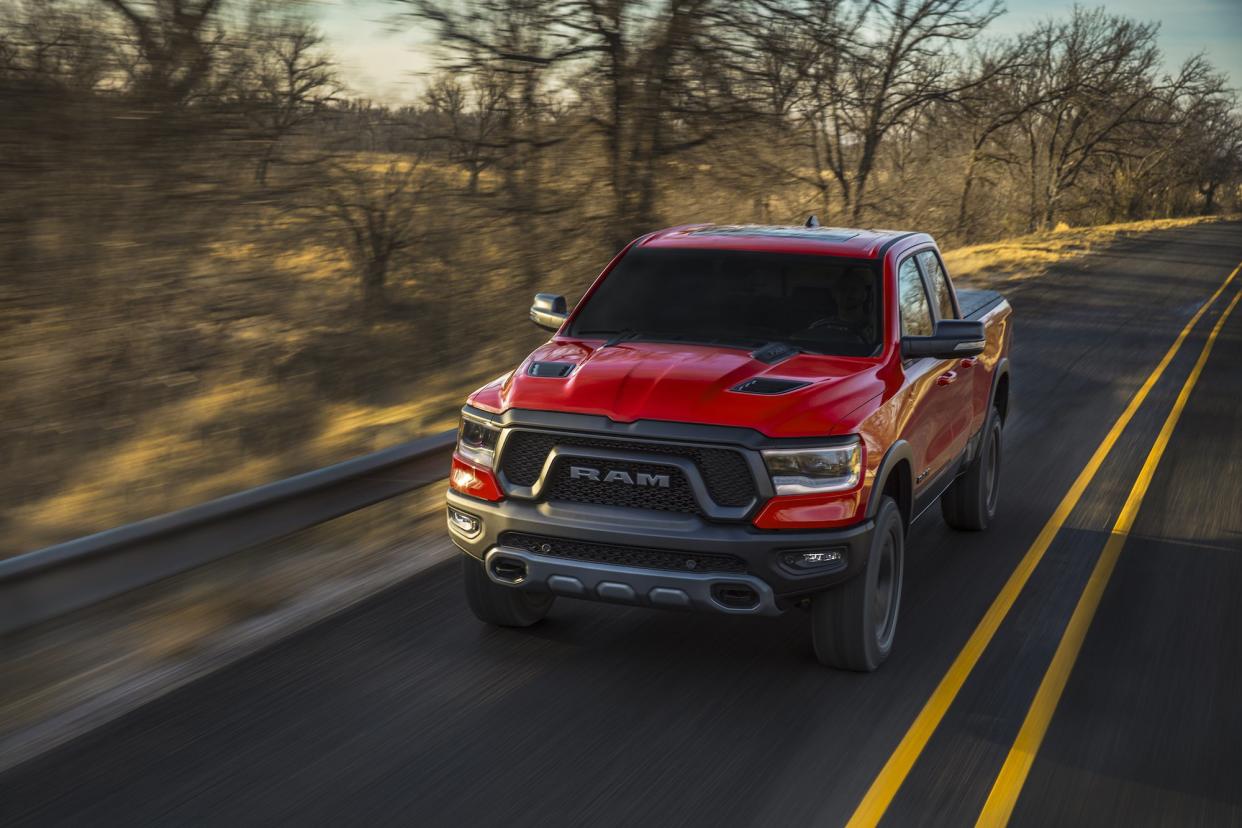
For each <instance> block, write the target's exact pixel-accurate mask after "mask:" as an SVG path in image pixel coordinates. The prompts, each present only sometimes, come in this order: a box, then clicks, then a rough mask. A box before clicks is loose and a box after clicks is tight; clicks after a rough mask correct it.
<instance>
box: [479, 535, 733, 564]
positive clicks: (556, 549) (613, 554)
mask: <svg viewBox="0 0 1242 828" xmlns="http://www.w3.org/2000/svg"><path fill="white" fill-rule="evenodd" d="M500 544H501V546H509V547H513V548H515V549H524V550H526V551H527V552H534V553H536V554H539V555H550V556H552V557H556V558H573V559H574V560H579V561H592V562H594V563H605V564H614V565H617V566H634V567H639V568H642V569H676V570H681V571H683V572H745V571H746V562H745V561H743V560H742V559H741V558H739V557H736V556H735V555H724V554H710V553H705V552H673V551H670V550H667V549H644V548H642V547H637V546H613V545H612V544H606V543H585V542H583V541H573V540H565V539H563V538H549V537H544V536H542V535H528V534H525V533H522V532H502V533H501V535H500Z"/></svg>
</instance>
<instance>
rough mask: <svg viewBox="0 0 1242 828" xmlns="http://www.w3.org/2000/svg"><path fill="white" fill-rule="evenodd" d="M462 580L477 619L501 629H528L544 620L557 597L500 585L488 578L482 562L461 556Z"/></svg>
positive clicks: (467, 598) (468, 556)
mask: <svg viewBox="0 0 1242 828" xmlns="http://www.w3.org/2000/svg"><path fill="white" fill-rule="evenodd" d="M461 575H462V581H463V583H464V584H465V587H466V603H467V604H469V605H470V611H471V612H473V613H474V617H475V618H477V619H479V620H480V621H483V622H484V623H487V624H494V625H496V626H498V627H529V626H531V625H532V624H537V623H538V622H540V621H542V620H543V617H544V616H545V615H547V614H548V610H550V609H551V608H552V602H553V601H555V600H556V596H555V595H552V594H551V593H543V592H527V591H525V590H521V589H516V588H514V587H507V586H501V585H500V584H498V583H496V582H495V581H493V580H492V579H491V578H489V577H487V572H486V571H485V570H484V569H483V564H482V562H480V561H478V560H476V559H475V558H473V557H471V556H470V555H462V560H461Z"/></svg>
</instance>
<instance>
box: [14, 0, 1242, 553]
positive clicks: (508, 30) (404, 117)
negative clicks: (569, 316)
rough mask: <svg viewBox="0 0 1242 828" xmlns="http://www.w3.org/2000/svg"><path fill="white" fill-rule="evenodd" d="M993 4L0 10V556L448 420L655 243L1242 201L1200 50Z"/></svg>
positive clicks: (895, 0)
mask: <svg viewBox="0 0 1242 828" xmlns="http://www.w3.org/2000/svg"><path fill="white" fill-rule="evenodd" d="M1018 5H1019V6H1020V7H1021V8H1020V12H1021V13H1020V14H1018V15H1017V16H1016V17H1014V16H1012V15H1010V16H1006V14H1005V12H1004V9H1003V7H1002V6H1001V5H999V4H989V3H988V2H986V0H912V1H911V2H907V0H890V2H867V0H792V1H791V2H778V1H777V0H728V1H727V2H725V1H722V0H666V1H662V2H636V1H632V0H570V1H569V2H549V1H548V0H462V2H452V3H450V2H435V1H433V0H428V2H422V1H421V0H411V2H397V1H396V0H393V2H384V1H383V0H370V1H369V2H366V3H355V4H350V3H339V4H320V5H311V4H305V3H291V2H284V3H282V2H276V1H275V0H267V1H266V2H265V1H264V0H148V1H147V2H143V0H7V2H4V3H3V4H0V389H3V394H2V395H0V468H3V469H4V474H3V475H2V476H0V539H2V540H0V554H2V555H12V554H17V553H19V552H23V551H27V550H30V549H34V548H37V547H40V546H43V545H46V544H50V543H53V542H57V541H61V540H65V539H67V538H72V537H75V536H78V535H82V534H85V533H87V532H91V531H96V530H100V529H105V528H108V527H110V526H114V525H117V524H120V523H124V522H127V521H131V520H135V519H138V518H142V517H146V516H149V515H153V514H158V513H162V512H166V511H169V510H172V509H175V508H179V507H183V506H188V505H191V504H194V503H198V502H200V501H203V500H205V499H207V498H209V497H213V496H217V495H220V494H225V493H228V492H232V491H237V490H240V489H243V488H246V487H248V486H252V485H256V484H259V483H263V482H267V481H269V480H275V479H278V478H281V477H285V476H288V475H290V474H293V473H296V472H299V471H304V470H307V469H312V468H317V467H319V466H323V465H325V464H327V463H330V462H333V461H336V460H340V459H343V458H346V457H349V456H352V455H355V454H359V453H361V452H364V451H368V450H371V449H376V448H381V447H384V446H387V445H390V444H393V443H396V442H399V441H401V440H404V439H409V438H411V437H415V436H418V435H421V434H425V433H428V432H431V431H434V430H438V429H443V428H446V427H448V426H449V425H451V423H452V419H453V417H454V414H455V411H456V410H457V408H458V406H459V405H460V403H461V399H462V397H463V395H464V393H465V392H467V391H468V390H469V389H471V388H472V387H474V386H476V385H478V384H480V382H481V381H484V380H486V379H489V378H491V377H492V376H494V375H495V374H496V373H497V372H499V371H500V370H502V369H503V368H505V367H506V366H507V365H509V364H511V363H512V362H513V360H514V359H515V358H516V357H517V356H518V355H519V354H520V353H521V352H523V351H525V350H526V349H528V348H529V347H530V346H531V345H532V344H533V343H534V342H535V341H537V340H538V339H539V338H540V334H538V332H536V331H535V330H533V329H531V328H529V326H527V325H526V324H525V323H524V321H523V316H524V308H525V307H526V305H527V303H528V301H529V297H530V294H531V293H533V292H534V291H535V290H536V289H548V290H552V291H556V292H563V293H565V294H567V295H569V296H570V298H571V300H572V299H574V298H576V297H577V296H578V295H579V294H580V292H581V291H582V289H583V288H584V287H585V286H586V285H587V284H588V283H589V281H590V279H591V278H593V277H594V275H595V274H596V273H598V271H599V270H600V268H601V267H602V266H603V265H604V264H605V263H606V262H607V260H608V259H609V258H610V257H611V256H612V255H613V254H614V253H615V252H616V251H617V250H618V249H619V248H620V246H621V245H623V244H624V243H625V242H626V241H628V240H629V239H631V238H633V237H634V236H636V235H638V234H641V233H643V232H645V231H648V230H651V229H654V228H657V227H659V226H662V225H667V224H674V223H684V222H693V221H715V222H724V223H727V222H793V221H801V220H802V219H804V218H805V216H806V214H808V213H811V212H814V213H818V214H819V216H820V218H821V220H822V221H823V223H824V224H844V225H872V226H889V227H910V228H917V229H919V230H925V231H928V232H930V233H932V234H934V235H935V236H936V237H937V238H938V239H939V240H940V241H941V243H942V245H945V246H946V247H951V248H961V247H964V246H967V245H972V244H979V243H986V242H993V241H996V240H999V239H1007V238H1011V237H1015V236H1023V235H1025V234H1031V233H1036V234H1039V235H1037V236H1036V237H1035V241H1034V242H1030V241H1028V242H1026V249H1027V250H1028V251H1029V250H1032V249H1033V250H1035V251H1037V252H1042V254H1043V255H1045V256H1047V257H1053V258H1055V256H1056V255H1057V254H1058V251H1060V250H1061V249H1062V248H1063V247H1065V245H1066V242H1065V241H1064V240H1065V239H1080V237H1078V236H1075V235H1074V232H1075V231H1073V230H1071V229H1069V228H1080V227H1086V226H1092V225H1099V224H1109V223H1115V222H1129V221H1136V220H1144V219H1153V218H1166V217H1183V216H1209V215H1213V214H1221V213H1229V212H1237V211H1238V209H1239V200H1240V198H1242V193H1240V189H1239V185H1240V183H1242V129H1240V127H1242V119H1240V117H1239V110H1238V101H1237V98H1236V97H1235V94H1234V92H1233V90H1232V89H1231V87H1232V85H1233V83H1235V82H1236V77H1234V78H1232V79H1231V78H1230V76H1229V73H1228V72H1227V71H1222V69H1221V68H1218V67H1217V66H1215V65H1213V62H1212V57H1213V55H1203V54H1198V53H1197V48H1198V47H1197V46H1196V43H1195V42H1194V39H1193V38H1187V37H1186V36H1185V35H1184V33H1179V30H1178V29H1177V27H1176V26H1174V27H1173V28H1174V32H1173V35H1174V37H1173V38H1172V48H1171V49H1165V50H1163V51H1162V45H1163V39H1162V35H1161V30H1160V28H1159V26H1158V25H1157V24H1156V23H1155V22H1154V21H1152V20H1150V19H1147V18H1145V17H1142V16H1139V17H1137V18H1136V17H1128V16H1125V15H1124V14H1116V13H1113V12H1112V11H1108V10H1104V9H1090V8H1071V7H1065V8H1064V9H1063V10H1061V11H1054V10H1050V9H1049V10H1047V11H1044V10H1043V9H1042V8H1041V11H1040V14H1044V15H1045V16H1038V15H1036V14H1035V13H1034V10H1033V9H1032V8H1030V4H1022V3H1019V4H1018ZM1114 8H1115V7H1114ZM1205 8H1206V10H1207V12H1206V13H1208V14H1214V15H1216V17H1215V18H1204V19H1211V20H1216V21H1217V23H1213V24H1211V27H1214V28H1212V30H1211V31H1210V32H1208V33H1205V34H1204V40H1203V43H1204V44H1205V45H1210V44H1211V43H1213V42H1220V43H1225V44H1226V45H1227V44H1228V43H1230V42H1232V43H1234V45H1235V48H1234V49H1233V51H1231V52H1230V51H1227V50H1226V51H1225V52H1224V53H1222V54H1220V55H1219V58H1220V59H1222V60H1235V59H1236V58H1237V55H1238V50H1237V49H1236V43H1237V39H1236V36H1237V31H1236V29H1231V28H1230V27H1232V26H1236V25H1237V23H1238V19H1239V10H1238V9H1237V8H1235V7H1234V4H1233V3H1231V2H1224V3H1220V4H1213V3H1210V2H1209V3H1204V4H1201V5H1199V6H1190V7H1188V8H1187V9H1186V10H1185V14H1186V15H1193V14H1195V13H1204V9H1205ZM1211 27H1210V28H1211ZM1231 32H1232V33H1231ZM1212 38H1215V40H1213V39H1212ZM338 50H340V52H341V53H344V54H346V55H348V56H349V59H348V61H347V62H346V63H345V64H338V62H337V59H336V58H335V57H334V55H336V54H338ZM1226 66H1227V64H1226ZM386 68H387V72H385V69H386ZM1229 68H1231V67H1229ZM1235 71H1236V70H1235ZM1075 243H1077V242H1075ZM1003 248H1004V245H999V246H993V247H992V248H984V251H985V252H984V253H981V254H980V256H981V257H982V258H979V257H976V258H977V260H976V261H975V265H976V266H979V267H984V268H986V266H987V257H988V256H989V255H993V254H994V253H996V251H997V250H1003ZM987 251H991V252H987ZM951 264H952V260H951Z"/></svg>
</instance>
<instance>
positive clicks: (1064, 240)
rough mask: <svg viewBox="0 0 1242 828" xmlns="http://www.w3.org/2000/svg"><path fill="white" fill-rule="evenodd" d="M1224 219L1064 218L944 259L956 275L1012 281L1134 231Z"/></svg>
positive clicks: (950, 252) (950, 253)
mask: <svg viewBox="0 0 1242 828" xmlns="http://www.w3.org/2000/svg"><path fill="white" fill-rule="evenodd" d="M1221 220H1222V217H1221V216H1197V217H1194V218H1180V219H1152V220H1148V221H1134V222H1127V223H1124V224H1104V225H1100V226H1098V227H1070V226H1069V225H1067V224H1065V223H1064V222H1061V223H1060V224H1058V225H1057V227H1056V229H1055V230H1049V231H1045V232H1042V233H1034V234H1032V235H1029V236H1019V237H1017V238H1013V239H1004V240H1002V241H998V242H991V243H989V244H975V245H971V246H969V247H959V248H957V249H954V250H948V251H946V252H945V255H944V260H945V265H946V266H947V267H948V268H949V272H950V273H951V274H953V278H955V279H969V280H980V279H987V278H999V279H1001V280H1002V281H1003V282H1012V281H1015V280H1018V279H1026V278H1030V277H1031V276H1038V275H1039V274H1041V273H1043V272H1044V271H1046V270H1047V269H1048V268H1049V267H1051V266H1053V265H1055V264H1057V263H1058V262H1063V261H1066V260H1067V259H1071V258H1073V257H1075V256H1081V255H1082V254H1084V253H1088V252H1090V251H1092V250H1095V249H1097V248H1099V247H1102V246H1104V245H1106V244H1110V243H1111V242H1114V241H1117V240H1118V239H1122V238H1126V237H1128V236H1131V235H1136V234H1139V233H1148V232H1151V231H1153V230H1167V229H1171V228H1176V227H1188V226H1190V225H1194V224H1201V223H1203V222H1215V221H1221Z"/></svg>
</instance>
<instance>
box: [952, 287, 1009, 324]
mask: <svg viewBox="0 0 1242 828" xmlns="http://www.w3.org/2000/svg"><path fill="white" fill-rule="evenodd" d="M1004 301H1005V297H1004V296H1001V295H1000V294H999V293H997V292H996V291H994V290H962V289H959V290H958V291H957V304H958V306H959V307H960V308H961V310H962V318H963V319H980V318H982V317H983V315H984V314H986V313H987V312H988V311H990V310H991V309H992V308H994V307H996V306H997V305H999V304H1000V303H1001V302H1004Z"/></svg>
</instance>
